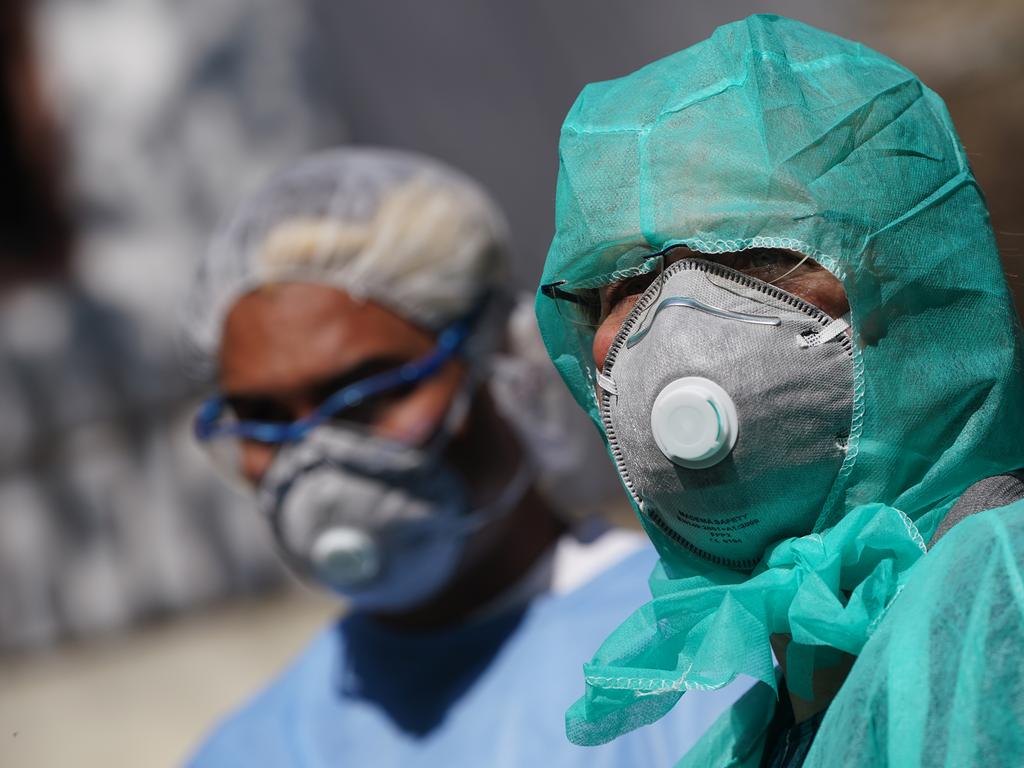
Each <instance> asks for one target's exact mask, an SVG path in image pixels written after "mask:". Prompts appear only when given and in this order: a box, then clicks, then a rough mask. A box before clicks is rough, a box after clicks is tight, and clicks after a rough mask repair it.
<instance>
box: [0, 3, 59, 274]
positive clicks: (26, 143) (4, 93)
mask: <svg viewBox="0 0 1024 768" xmlns="http://www.w3.org/2000/svg"><path fill="white" fill-rule="evenodd" d="M28 10H29V0H6V1H5V2H4V3H3V4H2V5H0V178H2V179H3V184H0V286H2V285H4V284H6V283H7V282H8V281H11V280H15V281H17V280H22V279H29V278H40V277H52V276H57V275H60V274H63V273H64V272H65V270H66V268H67V263H68V256H69V252H70V244H71V224H70V218H69V215H68V209H67V206H66V200H65V197H64V194H63V189H62V187H61V185H60V183H59V179H60V170H61V168H60V165H61V163H60V156H61V153H60V151H59V145H58V141H57V133H56V130H55V127H54V121H53V118H52V114H51V112H50V109H49V107H48V105H47V103H46V101H45V99H44V97H43V93H42V88H41V83H40V78H39V73H38V70H37V67H36V57H35V52H34V50H33V44H32V39H31V36H30V34H29V13H28Z"/></svg>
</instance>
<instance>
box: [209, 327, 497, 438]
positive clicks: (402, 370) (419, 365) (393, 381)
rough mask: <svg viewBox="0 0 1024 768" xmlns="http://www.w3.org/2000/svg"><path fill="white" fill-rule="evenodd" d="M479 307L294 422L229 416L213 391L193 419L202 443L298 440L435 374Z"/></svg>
mask: <svg viewBox="0 0 1024 768" xmlns="http://www.w3.org/2000/svg"><path fill="white" fill-rule="evenodd" d="M481 309H482V307H477V309H475V310H474V311H473V312H471V313H470V314H469V315H467V316H466V317H464V318H462V319H461V320H458V321H456V322H455V323H453V324H452V325H450V326H448V327H447V328H446V329H444V330H443V331H442V332H441V334H440V336H438V339H437V345H436V346H435V347H434V349H433V351H432V352H430V354H428V355H426V356H424V357H421V358H419V359H418V360H413V361H411V362H408V363H406V364H404V365H402V366H400V367H398V368H395V369H393V370H390V371H384V372H382V373H378V374H376V375H374V376H370V377H368V378H366V379H363V380H362V381H357V382H355V383H353V384H349V385H347V386H345V387H342V388H341V389H339V390H338V391H337V392H335V393H334V394H333V395H331V396H330V397H328V398H327V399H326V400H325V401H324V402H323V403H321V404H320V405H319V406H318V407H317V408H316V410H314V411H313V412H312V413H311V414H309V415H308V416H305V417H303V418H301V419H298V420H296V421H292V422H287V423H281V422H268V421H246V420H241V421H231V420H228V419H227V418H226V416H227V415H228V403H227V400H226V398H225V397H224V396H223V395H214V396H213V397H211V398H209V399H207V400H205V401H204V402H203V403H202V404H201V405H200V406H199V412H198V413H197V414H196V416H195V421H194V423H193V430H194V433H195V436H196V439H197V440H199V441H200V442H204V443H205V442H210V441H212V440H217V439H219V438H227V437H233V438H240V439H243V440H255V441H257V442H260V443H289V442H297V441H299V440H301V439H302V438H304V437H305V436H306V435H307V434H309V433H310V432H311V431H312V430H314V429H316V428H317V427H319V426H321V425H322V424H324V423H325V422H327V421H329V420H330V419H332V418H334V417H335V416H337V415H338V414H339V413H341V412H343V411H344V410H346V409H348V408H354V407H356V406H358V405H360V404H361V403H363V402H365V401H366V400H368V399H369V398H371V397H375V396H376V395H380V394H383V393H385V392H389V391H392V390H395V389H399V388H401V387H406V386H409V385H411V384H416V383H418V382H421V381H423V380H424V379H427V378H429V377H430V376H433V375H434V374H435V373H437V372H438V371H439V370H440V369H441V368H442V367H443V366H444V365H445V363H447V362H448V361H449V360H451V359H452V358H453V357H455V356H456V355H458V354H460V353H461V351H462V348H463V346H464V345H465V343H466V339H468V338H469V336H470V334H471V333H472V330H473V326H474V325H475V324H476V321H477V319H478V317H479V316H480V314H481Z"/></svg>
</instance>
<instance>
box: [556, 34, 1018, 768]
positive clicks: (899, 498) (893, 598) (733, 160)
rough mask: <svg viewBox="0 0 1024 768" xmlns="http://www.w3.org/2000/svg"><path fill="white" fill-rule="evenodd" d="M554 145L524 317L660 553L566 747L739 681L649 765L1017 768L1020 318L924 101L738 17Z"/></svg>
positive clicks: (967, 174) (954, 143)
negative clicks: (694, 730)
mask: <svg viewBox="0 0 1024 768" xmlns="http://www.w3.org/2000/svg"><path fill="white" fill-rule="evenodd" d="M559 158H560V169H559V181H558V192H557V199H556V233H555V237H554V240H553V242H552V245H551V249H550V251H549V254H548V259H547V263H546V266H545V274H544V277H543V279H542V285H541V289H540V293H539V295H538V297H537V312H538V317H539V321H540V327H541V332H542V335H543V338H544V341H545V343H546V345H547V347H548V350H549V353H550V355H551V357H552V359H553V360H554V362H555V364H556V365H557V366H558V368H559V371H560V372H561V374H562V376H563V378H564V379H565V381H566V382H567V384H568V385H569V388H570V390H571V391H572V393H573V394H574V396H575V398H576V400H577V401H578V402H579V403H580V405H582V406H583V408H584V409H585V410H586V411H588V412H589V414H590V415H591V417H592V418H593V420H594V421H595V423H596V424H597V425H598V427H599V429H600V431H601V433H602V435H603V436H604V438H605V440H606V442H607V444H608V448H609V452H610V454H611V457H612V459H613V462H614V465H615V469H616V471H617V474H618V476H619V478H620V480H621V481H622V484H623V485H624V487H625V489H626V490H627V492H628V494H629V497H630V499H631V501H632V503H633V505H634V507H635V509H636V511H637V513H638V515H639V517H640V520H641V522H642V523H643V525H644V528H645V530H646V532H647V534H648V535H649V537H650V538H651V539H652V541H653V542H654V544H655V546H656V548H657V550H658V553H659V555H660V562H659V565H658V567H657V569H656V570H655V572H654V574H653V575H652V576H651V579H650V589H651V596H652V600H651V601H650V602H649V603H648V604H647V605H646V606H644V607H643V608H641V609H640V610H638V611H637V612H635V613H634V614H633V615H632V616H631V617H630V619H628V620H627V621H626V622H625V623H624V624H622V625H621V626H620V627H619V628H618V629H617V630H616V631H615V632H614V633H612V635H611V636H610V637H609V638H608V639H607V640H606V641H605V643H604V645H603V646H602V647H601V649H600V650H599V651H598V652H597V654H596V655H595V656H594V658H593V660H592V661H591V662H590V663H589V664H587V666H586V668H585V695H584V697H583V698H581V699H580V700H579V701H578V702H577V703H576V704H575V705H573V707H572V708H571V709H570V710H569V712H568V715H567V726H568V734H569V737H570V739H572V740H573V741H574V742H576V743H580V744H592V745H593V744H602V743H607V742H612V740H613V739H615V738H616V737H618V736H620V735H621V734H623V733H627V732H629V731H631V730H632V729H634V728H637V727H638V726H641V725H646V724H649V723H652V722H655V721H657V720H658V719H659V718H661V717H663V716H664V715H666V713H668V712H669V711H670V710H671V709H672V707H673V706H674V705H677V702H679V703H683V704H685V703H686V701H687V700H688V699H689V698H690V696H692V695H694V692H698V691H699V692H704V691H708V690H714V689H719V688H721V687H722V686H724V685H727V684H728V683H729V682H730V681H732V680H733V679H734V678H735V677H736V676H737V675H740V674H746V675H749V676H752V677H754V678H757V679H758V680H759V681H760V682H759V683H758V684H757V685H755V686H754V687H753V688H752V689H751V690H750V691H749V692H748V693H747V694H746V695H745V696H744V697H743V698H742V699H741V700H740V701H739V702H738V703H737V704H736V705H735V706H734V707H733V708H732V709H731V710H730V711H729V712H728V713H726V714H725V715H723V716H722V717H721V718H720V719H719V720H718V721H717V722H716V723H715V725H713V726H712V727H711V729H709V730H708V732H707V733H706V734H705V736H704V737H702V739H701V741H700V742H699V743H698V744H697V745H696V746H695V747H694V748H693V749H692V750H691V751H690V752H689V753H687V754H686V756H685V757H684V758H683V760H682V762H681V763H680V765H684V766H745V767H750V768H754V767H756V766H762V767H763V768H793V767H795V766H800V765H806V766H882V765H891V766H993V765H1005V766H1011V765H1020V764H1021V759H1022V758H1021V755H1022V754H1024V728H1022V723H1024V675H1022V672H1021V670H1022V667H1021V664H1020V661H1019V655H1020V649H1021V647H1022V645H1024V580H1022V575H1024V473H1022V472H1021V470H1022V468H1024V373H1022V371H1024V366H1022V362H1024V360H1022V345H1021V330H1020V323H1019V321H1018V319H1017V317H1016V314H1015V312H1014V308H1013V304H1012V302H1011V298H1010V294H1009V291H1008V289H1007V285H1006V282H1005V279H1004V277H1003V274H1002V269H1001V266H1000V261H999V255H998V253H997V252H996V248H995V242H994V239H993V236H992V231H991V228H990V225H989V219H988V212H987V210H986V207H985V203H984V199H983V198H982V195H981V192H980V190H979V189H978V184H977V182H976V181H975V179H974V176H973V175H972V173H971V169H970V166H969V165H968V162H967V158H966V154H965V152H964V149H963V147H962V146H961V144H960V142H959V140H958V139H957V135H956V133H955V131H954V129H953V125H952V122H951V120H950V118H949V115H948V113H947V111H946V108H945V106H944V105H943V103H942V101H941V99H940V98H939V97H938V96H937V95H936V94H935V93H933V92H932V91H930V90H928V88H926V87H925V86H924V85H922V84H921V82H920V81H919V80H918V79H917V78H916V77H915V76H914V75H913V74H912V73H911V72H909V71H908V70H906V69H905V68H903V67H902V66H900V65H899V64H897V63H895V62H893V61H891V60H889V59H887V58H885V57H883V56H881V55H879V54H877V53H875V52H873V51H871V50H869V49H867V48H865V47H864V46H862V45H859V44H857V43H853V42H850V41H847V40H843V39H841V38H838V37H835V36H833V35H830V34H826V33H824V32H821V31H818V30H816V29H813V28H811V27H808V26H806V25H804V24H800V23H798V22H794V21H790V20H788V19H784V18H780V17H778V16H753V17H751V18H749V19H746V20H743V21H739V22H736V23H734V24H729V25H727V26H724V27H722V28H720V29H718V30H717V31H716V32H715V33H714V34H713V35H712V37H711V38H710V39H709V40H706V41H704V42H702V43H700V44H698V45H696V46H694V47H692V48H689V49H687V50H684V51H682V52H680V53H678V54H675V55H673V56H669V57H668V58H665V59H662V60H660V61H657V62H654V63H653V64H650V65H649V66H647V67H644V68H643V69H641V70H639V71H638V72H636V73H634V74H632V75H629V76H627V77H624V78H622V79H619V80H614V81H610V82H605V83H597V84H594V85H590V86H587V87H586V88H585V89H584V90H583V92H582V93H581V94H580V96H579V98H578V99H577V101H576V103H575V105H574V106H573V108H572V109H571V110H570V112H569V115H568V117H567V118H566V120H565V124H564V126H563V128H562V133H561V143H560V147H559ZM773 652H774V656H775V658H777V659H778V662H779V665H780V672H781V674H777V673H776V670H775V668H774V664H773ZM612 743H614V742H612Z"/></svg>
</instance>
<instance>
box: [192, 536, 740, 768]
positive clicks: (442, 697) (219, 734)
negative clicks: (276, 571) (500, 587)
mask: <svg viewBox="0 0 1024 768" xmlns="http://www.w3.org/2000/svg"><path fill="white" fill-rule="evenodd" d="M654 563H655V554H654V551H653V550H652V549H651V548H649V547H644V548H643V549H642V550H640V551H638V552H634V553H632V554H630V555H627V556H626V557H625V558H624V559H622V560H621V561H619V562H618V563H616V564H614V565H612V566H611V567H610V568H608V569H607V570H605V571H603V572H602V573H600V574H599V575H598V576H597V577H595V578H594V579H592V580H591V581H589V582H587V583H586V584H584V585H583V586H581V587H578V588H577V589H575V590H573V591H571V592H568V593H566V594H553V593H550V592H549V593H545V594H542V595H540V596H539V597H536V598H534V599H533V601H532V602H530V604H529V605H528V606H526V607H525V608H522V609H519V610H518V611H516V612H514V613H512V614H505V615H501V616H497V617H493V618H489V619H485V620H480V621H477V622H474V623H470V624H467V625H465V626H461V627H458V628H455V629H446V630H444V631H440V632H434V633H428V634H415V635H409V634H396V633H394V632H390V631H387V630H385V629H383V628H382V627H380V626H377V625H376V624H374V622H373V621H372V620H370V619H368V618H366V617H363V616H351V617H349V618H346V619H344V620H342V621H340V622H338V623H337V624H335V625H334V626H331V627H330V628H328V629H327V630H325V631H323V632H321V633H320V635H319V636H318V637H317V638H316V639H315V640H314V641H313V643H312V644H311V645H310V646H309V647H308V648H307V649H306V650H305V651H304V652H303V653H302V654H301V655H300V656H299V658H298V659H297V660H296V661H295V662H294V663H292V665H291V666H290V667H289V668H288V669H287V670H286V671H285V672H284V674H282V675H281V676H280V677H279V678H278V679H277V680H275V681H274V682H273V683H271V685H270V686H269V687H268V688H267V689H266V690H264V691H263V692H262V693H260V694H259V695H257V696H256V697H255V698H254V699H253V700H252V701H250V702H249V703H248V704H247V705H246V706H245V707H243V708H242V709H241V710H240V711H239V712H237V713H236V714H234V715H233V716H231V717H230V718H228V719H227V721H225V722H224V723H222V724H221V725H220V727H219V728H217V729H216V730H215V731H214V733H213V734H212V736H211V737H210V738H209V740H208V741H207V742H206V744H204V745H203V747H202V748H201V749H200V751H199V752H198V753H197V754H196V755H195V757H194V758H193V761H192V763H191V765H192V766H202V767H206V766H246V767H247V768H248V766H253V765H259V766H331V768H337V767H338V766H374V768H387V766H409V765H414V766H444V767H445V768H457V767H458V766H474V768H479V767H480V766H488V767H498V768H500V767H501V766H530V768H540V767H541V766H545V767H546V766H587V768H599V767H600V766H613V765H614V766H627V767H629V768H632V767H633V766H643V767H646V766H667V765H672V764H673V763H675V761H676V760H678V759H679V758H680V757H682V755H683V754H684V753H685V752H686V751H687V749H689V747H690V746H691V745H692V744H693V743H694V742H695V741H696V740H697V738H698V737H699V736H700V735H701V734H702V733H703V732H704V730H705V729H706V728H707V727H708V726H710V725H711V723H713V722H714V720H715V718H717V717H718V715H719V714H720V713H721V712H722V711H723V710H725V709H726V708H727V707H729V706H730V705H731V704H732V703H733V701H735V700H736V699H737V698H739V697H740V696H741V695H742V694H743V692H744V691H745V690H746V689H747V688H748V687H749V685H750V683H749V682H747V681H737V682H735V683H733V684H732V685H730V686H728V687H727V688H725V689H723V690H721V691H715V692H699V693H696V692H695V693H688V694H687V695H685V696H683V698H682V700H681V701H680V702H679V704H678V705H676V707H675V709H673V710H672V712H671V713H670V714H669V715H668V716H667V717H664V718H662V719H661V720H659V721H658V722H657V723H655V724H653V725H650V726H647V727H645V728H641V729H639V730H637V731H634V732H632V733H629V734H627V735H625V736H623V737H621V738H619V739H617V740H615V741H614V742H612V743H610V744H605V745H603V746H600V747H577V746H574V745H572V744H570V743H569V742H568V740H567V739H566V737H565V719H564V718H565V710H566V709H567V708H568V707H569V705H570V704H572V703H573V701H575V699H576V698H578V697H579V695H580V694H581V693H582V691H583V675H582V666H583V664H584V662H586V661H588V660H589V659H590V657H591V655H592V654H593V652H594V651H595V650H596V648H597V646H598V645H599V644H600V643H601V641H602V640H603V639H604V638H605V637H606V636H607V635H608V634H609V632H610V631H611V630H612V629H613V628H615V627H616V626H617V625H618V624H619V623H620V622H622V621H623V620H624V619H625V618H626V617H627V616H629V614H630V613H631V612H632V611H633V610H634V609H636V608H638V607H639V606H640V605H642V604H643V603H644V602H646V601H648V600H649V599H650V593H649V592H648V589H647V577H648V575H649V574H650V572H651V569H652V567H653V566H654Z"/></svg>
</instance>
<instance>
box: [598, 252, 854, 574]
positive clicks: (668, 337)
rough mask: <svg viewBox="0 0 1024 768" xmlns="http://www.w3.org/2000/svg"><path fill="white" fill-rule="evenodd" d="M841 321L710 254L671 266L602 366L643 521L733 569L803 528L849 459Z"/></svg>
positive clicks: (849, 401)
mask: <svg viewBox="0 0 1024 768" xmlns="http://www.w3.org/2000/svg"><path fill="white" fill-rule="evenodd" d="M848 327H849V326H848V324H847V323H846V321H845V320H843V319H833V318H831V317H829V316H828V315H827V314H826V313H824V312H822V311H821V310H820V309H818V308H816V307H814V306H812V305H811V304H809V303H807V302H806V301H803V300H802V299H800V298H798V297H796V296H794V295H792V294H790V293H787V292H785V291H783V290H780V289H779V288H776V287H774V286H772V285H769V284H767V283H764V282H762V281H760V280H757V279H755V278H752V277H749V276H747V275H744V274H742V273H739V272H736V271H734V270H732V269H728V268H726V267H723V266H720V265H718V264H713V263H710V262H707V261H703V260H700V259H683V260H681V261H678V262H675V263H674V264H671V265H670V266H669V267H667V268H666V269H665V271H664V272H663V273H662V275H661V277H660V279H659V280H658V281H656V282H655V283H654V284H653V285H651V286H650V287H649V288H648V289H647V291H646V292H645V293H644V294H643V295H642V296H641V297H640V298H639V299H638V300H637V302H636V305H635V306H634V307H633V309H632V311H631V312H630V314H629V316H628V317H627V318H626V320H625V322H624V323H623V325H622V327H621V329H620V330H619V332H618V334H617V335H616V337H615V339H614V341H613V343H612V346H611V348H610V350H609V352H608V355H607V357H606V359H605V364H604V369H603V371H602V372H601V374H600V375H599V377H598V380H599V386H600V388H601V390H602V391H601V393H600V398H599V399H600V414H601V419H602V421H603V424H604V428H605V432H606V435H607V437H608V442H609V445H610V447H611V451H612V455H613V457H614V460H615V465H616V469H617V470H618V473H619V475H620V477H621V479H622V481H623V483H624V484H625V486H626V488H627V489H628V491H629V492H630V494H631V495H632V496H633V499H634V501H635V502H636V504H637V505H638V507H639V508H640V510H641V513H642V514H643V515H644V516H645V517H646V518H647V520H648V521H650V522H651V523H653V524H654V525H655V526H656V527H657V528H659V529H660V530H661V531H662V532H663V533H664V534H665V535H666V536H668V537H669V538H670V539H672V540H673V541H675V542H676V543H678V544H680V545H681V546H683V547H685V548H686V549H688V550H690V551H691V552H693V553H695V554H696V555H698V556H700V557H702V558H705V559H707V560H711V561H713V562H717V563H720V564H723V565H726V566H729V567H733V568H737V569H749V568H752V567H753V566H754V565H756V563H757V562H758V561H759V560H760V558H761V556H762V555H763V553H764V551H765V550H766V549H767V547H768V546H769V545H771V544H773V543H774V542H776V541H779V540H781V539H783V538H786V537H789V536H796V535H804V534H806V533H808V532H810V531H811V530H812V527H813V525H814V523H815V521H816V520H817V519H818V517H819V515H820V514H821V513H822V510H823V508H824V506H825V504H826V500H827V499H828V498H829V494H830V491H831V490H832V487H833V484H834V483H835V482H836V479H837V477H838V475H839V471H840V468H841V466H842V465H843V461H844V459H845V457H846V444H847V439H848V437H849V434H850V428H851V421H852V408H853V360H852V347H851V342H850V339H849V337H848V335H847V334H846V333H845V331H846V329H847V328H848Z"/></svg>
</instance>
